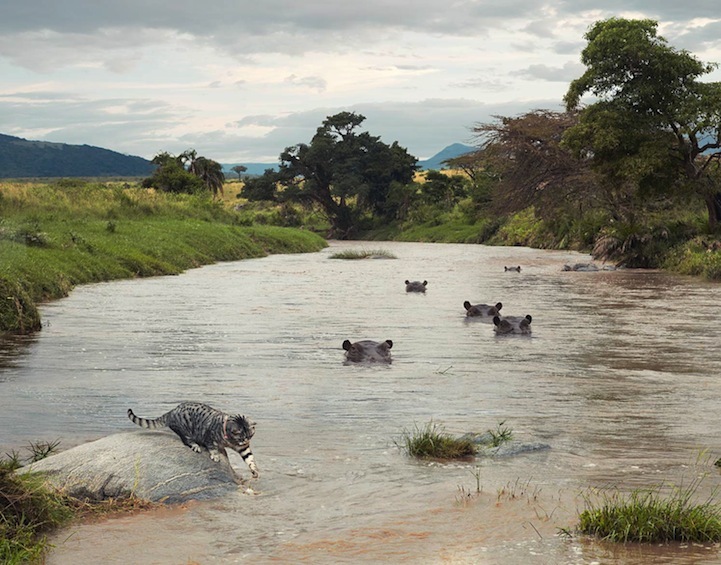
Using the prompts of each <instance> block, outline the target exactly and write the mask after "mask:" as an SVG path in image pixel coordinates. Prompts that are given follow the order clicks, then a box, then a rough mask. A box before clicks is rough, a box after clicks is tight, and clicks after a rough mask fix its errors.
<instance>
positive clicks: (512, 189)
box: [451, 109, 599, 217]
mask: <svg viewBox="0 0 721 565" xmlns="http://www.w3.org/2000/svg"><path fill="white" fill-rule="evenodd" d="M576 123H577V116H576V114H575V113H573V112H568V113H566V112H552V111H550V110H542V109H539V110H534V111H532V112H528V113H526V114H522V115H520V116H516V117H503V116H495V121H494V122H490V123H481V124H477V125H476V126H474V128H473V132H474V133H475V135H476V136H477V138H478V140H479V150H478V151H476V152H474V153H470V154H466V155H464V156H463V165H464V169H470V168H473V169H474V170H475V174H476V177H478V178H480V175H481V172H482V173H483V175H484V176H485V177H486V178H492V179H493V181H494V186H493V190H492V197H491V198H492V207H493V209H494V210H495V211H496V212H498V213H502V214H512V213H515V212H519V211H521V210H523V209H525V208H528V207H529V206H534V208H535V210H536V212H537V213H538V214H539V215H541V216H542V217H550V216H552V215H553V214H554V213H555V212H556V211H557V210H558V209H559V208H566V207H568V205H569V202H572V203H574V204H576V206H578V207H579V208H581V209H582V208H583V207H584V204H585V207H586V208H588V207H591V206H596V205H598V204H599V202H598V191H597V190H596V184H595V179H594V176H593V175H592V174H591V172H590V171H589V168H588V166H587V164H586V163H585V162H584V161H583V160H579V159H577V158H576V157H575V156H574V155H573V154H572V153H571V152H570V151H569V150H568V149H566V148H565V147H563V145H562V143H561V142H562V139H563V136H564V134H565V133H566V132H567V131H568V129H569V128H570V127H572V126H573V125H574V124H576ZM473 161H475V163H474V162H473ZM451 162H452V163H455V160H453V161H451Z"/></svg>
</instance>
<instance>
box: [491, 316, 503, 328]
mask: <svg viewBox="0 0 721 565" xmlns="http://www.w3.org/2000/svg"><path fill="white" fill-rule="evenodd" d="M493 325H494V326H500V325H501V319H500V318H499V317H498V316H493Z"/></svg>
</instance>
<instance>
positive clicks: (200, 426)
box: [128, 402, 259, 478]
mask: <svg viewBox="0 0 721 565" xmlns="http://www.w3.org/2000/svg"><path fill="white" fill-rule="evenodd" d="M128 418H130V420H131V421H132V422H133V423H134V424H137V425H138V426H140V427H141V428H150V429H155V428H163V427H168V428H170V429H171V430H173V431H174V432H175V433H176V434H178V435H179V436H180V439H181V440H182V441H183V443H184V444H185V445H187V446H188V447H189V448H190V449H192V450H193V451H195V452H196V453H200V452H201V451H202V448H206V449H207V450H208V454H209V455H210V458H211V459H212V460H213V461H220V457H221V454H222V455H227V454H226V452H225V448H226V447H229V448H230V449H232V450H234V451H237V452H238V453H239V454H240V456H241V457H242V458H243V461H245V463H246V464H247V465H248V468H249V469H250V472H251V473H252V474H253V476H254V477H256V478H257V477H258V476H259V474H258V467H257V466H256V464H255V459H254V458H253V452H252V451H251V450H250V438H252V437H253V434H254V433H255V422H249V421H248V420H247V419H246V417H245V416H241V415H239V414H238V415H231V414H226V413H224V412H221V411H220V410H216V409H215V408H213V407H211V406H208V405H207V404H201V403H200V402H183V403H181V404H179V405H178V406H176V407H175V408H173V409H172V410H171V411H170V412H166V413H165V414H163V415H162V416H160V417H159V418H155V419H146V418H139V417H138V416H136V415H135V414H133V411H132V410H131V409H128Z"/></svg>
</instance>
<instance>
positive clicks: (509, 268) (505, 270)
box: [503, 265, 521, 273]
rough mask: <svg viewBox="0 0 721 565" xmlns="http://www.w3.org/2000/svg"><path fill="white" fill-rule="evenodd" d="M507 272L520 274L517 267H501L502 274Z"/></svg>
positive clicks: (519, 268) (519, 267) (519, 269)
mask: <svg viewBox="0 0 721 565" xmlns="http://www.w3.org/2000/svg"><path fill="white" fill-rule="evenodd" d="M509 271H512V272H515V273H520V272H521V266H520V265H518V266H517V267H503V272H504V273H507V272H509Z"/></svg>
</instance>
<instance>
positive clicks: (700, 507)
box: [579, 479, 721, 543]
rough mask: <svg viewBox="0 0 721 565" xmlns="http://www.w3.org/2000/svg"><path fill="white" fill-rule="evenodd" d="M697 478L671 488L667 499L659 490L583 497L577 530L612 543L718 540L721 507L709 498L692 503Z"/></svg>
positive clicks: (639, 490) (720, 527) (719, 536)
mask: <svg viewBox="0 0 721 565" xmlns="http://www.w3.org/2000/svg"><path fill="white" fill-rule="evenodd" d="M700 481H701V479H698V480H696V481H694V482H693V483H692V484H691V486H690V487H688V488H679V489H675V490H674V492H673V493H672V495H671V496H670V497H669V498H664V497H662V496H661V493H660V489H659V488H656V489H649V490H644V489H637V490H634V491H632V492H631V493H630V494H628V495H623V494H621V493H619V492H617V491H613V492H600V493H598V494H599V496H600V502H599V503H594V502H591V501H590V499H589V497H586V509H585V510H584V511H583V512H582V513H581V515H580V523H579V531H580V532H581V533H584V534H590V535H593V536H596V537H599V538H602V539H605V540H609V541H614V542H624V543H625V542H643V543H660V542H669V541H681V542H701V543H705V542H719V541H721V508H719V506H718V505H717V504H714V503H713V502H712V500H713V497H711V498H710V499H708V500H706V501H705V502H703V503H701V504H693V503H692V502H691V499H692V497H693V495H694V494H695V492H696V490H697V488H698V486H699V484H700Z"/></svg>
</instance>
